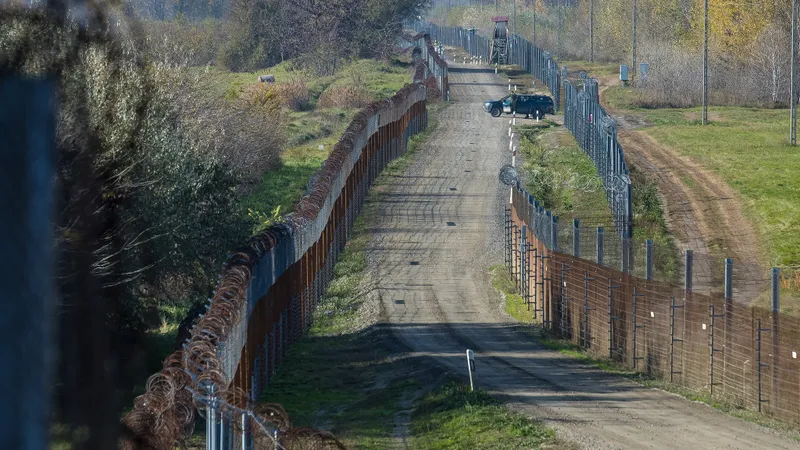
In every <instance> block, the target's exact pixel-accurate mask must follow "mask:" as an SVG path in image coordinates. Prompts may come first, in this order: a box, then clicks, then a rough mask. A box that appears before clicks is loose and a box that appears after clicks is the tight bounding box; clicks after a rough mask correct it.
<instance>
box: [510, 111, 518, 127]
mask: <svg viewBox="0 0 800 450" xmlns="http://www.w3.org/2000/svg"><path fill="white" fill-rule="evenodd" d="M511 125H514V126H517V112H516V111H514V112H513V113H511Z"/></svg>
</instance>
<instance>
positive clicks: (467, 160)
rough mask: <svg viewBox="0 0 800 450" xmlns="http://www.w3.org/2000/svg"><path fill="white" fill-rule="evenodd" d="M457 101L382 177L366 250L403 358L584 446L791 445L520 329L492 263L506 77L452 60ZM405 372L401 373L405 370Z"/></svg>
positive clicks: (497, 258) (504, 197) (496, 253)
mask: <svg viewBox="0 0 800 450" xmlns="http://www.w3.org/2000/svg"><path fill="white" fill-rule="evenodd" d="M449 75H450V81H451V96H452V98H453V99H454V100H455V103H454V104H453V105H451V106H449V107H448V108H447V109H445V110H444V111H443V112H442V114H441V115H440V117H439V122H440V125H439V127H438V128H437V129H436V131H435V132H434V133H432V135H431V136H430V137H429V138H428V140H427V142H426V143H425V144H423V146H422V148H421V149H420V152H419V154H418V155H417V157H416V161H415V162H414V163H413V164H412V165H411V166H410V167H409V168H408V169H407V170H406V173H405V174H403V175H401V176H398V177H395V178H394V179H393V181H392V182H390V183H389V184H388V185H386V186H385V191H384V192H383V194H382V200H383V201H382V203H381V204H380V206H379V213H378V218H377V220H376V222H375V224H374V225H373V227H372V229H371V233H372V238H371V242H370V244H369V245H368V246H367V261H368V265H369V267H370V276H371V277H373V282H374V283H375V286H376V290H377V293H378V295H379V298H380V302H381V308H382V311H383V313H384V317H385V320H386V321H387V322H389V325H388V326H389V327H390V329H391V330H392V333H393V334H394V336H395V337H396V338H397V339H398V340H399V341H400V342H401V343H403V344H404V345H405V346H407V347H408V348H409V349H410V354H411V355H410V356H411V357H409V358H408V359H409V361H416V363H415V364H429V363H430V364H435V365H438V366H440V367H443V368H445V369H447V370H449V371H452V372H454V373H457V374H462V376H463V375H464V374H463V372H464V367H465V357H464V350H465V349H466V348H467V347H468V348H471V349H473V350H474V351H475V354H476V360H477V361H476V366H477V367H476V374H475V375H476V383H477V385H478V386H479V387H482V388H484V389H486V390H487V391H489V392H490V393H492V394H493V395H495V396H497V397H498V398H500V399H502V400H503V401H505V402H506V403H507V404H508V405H509V407H511V408H513V409H515V410H518V411H521V412H523V413H526V414H528V415H529V416H531V417H535V418H538V419H541V420H543V421H544V422H545V423H547V424H548V425H550V426H553V427H554V428H555V429H556V430H557V432H558V435H559V436H560V437H562V438H564V439H566V440H569V441H572V442H575V443H577V444H578V445H580V446H581V447H583V448H591V449H617V448H626V449H627V448H655V449H675V448H704V449H706V448H734V449H735V448H739V449H748V450H750V449H752V448H778V449H789V448H796V445H795V443H793V442H792V441H790V440H788V439H787V438H784V437H783V436H779V435H777V434H774V433H772V432H770V431H768V430H766V429H763V428H761V427H758V426H756V425H753V424H750V423H746V422H743V421H741V420H738V419H735V418H731V417H729V416H726V415H724V414H722V413H719V412H717V411H715V410H713V409H711V408H709V407H707V406H705V405H702V404H698V403H693V402H689V401H686V400H684V399H682V398H679V397H676V396H673V395H671V394H667V393H664V392H662V391H658V390H652V389H645V388H643V387H641V386H640V385H638V384H635V383H633V382H630V381H628V380H625V379H623V378H621V377H617V376H614V375H611V374H608V373H605V372H602V371H600V370H597V369H595V368H593V367H589V366H587V365H585V364H582V363H580V362H579V361H576V360H574V359H572V358H569V357H567V356H564V355H562V354H560V353H557V352H554V351H550V350H548V349H546V348H544V347H543V346H541V345H540V344H538V343H537V342H535V341H534V340H533V339H532V338H530V337H528V336H526V335H523V334H521V333H520V332H518V331H517V326H516V324H514V323H512V322H510V321H509V319H508V318H507V317H504V315H503V314H502V313H501V305H500V302H501V296H500V295H499V294H498V293H497V292H495V291H494V290H493V288H492V287H491V280H490V275H489V273H488V267H489V266H490V265H492V264H496V263H499V262H501V261H502V244H503V242H502V230H503V228H502V209H503V207H504V205H505V202H507V201H508V190H507V188H505V187H501V186H500V185H499V182H498V181H497V173H498V170H499V168H500V167H501V166H502V165H503V164H505V163H507V162H508V161H509V160H510V154H509V152H508V150H507V149H508V137H507V134H506V132H507V122H506V121H505V120H502V119H499V120H498V119H493V118H492V117H490V116H489V115H488V114H486V113H484V112H483V111H482V101H483V100H485V99H487V98H498V97H500V96H502V95H503V94H504V93H505V92H506V89H505V88H504V86H503V85H502V81H501V80H500V79H499V77H497V76H495V75H494V73H492V71H490V70H488V69H476V68H475V66H461V65H455V66H454V67H453V68H452V69H451V70H450V73H449ZM401 376H402V375H401Z"/></svg>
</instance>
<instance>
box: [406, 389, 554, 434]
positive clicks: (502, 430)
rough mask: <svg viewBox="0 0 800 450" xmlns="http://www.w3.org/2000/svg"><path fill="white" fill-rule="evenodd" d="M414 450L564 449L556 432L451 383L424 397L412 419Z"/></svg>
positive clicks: (484, 394)
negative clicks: (557, 438) (455, 449)
mask: <svg viewBox="0 0 800 450" xmlns="http://www.w3.org/2000/svg"><path fill="white" fill-rule="evenodd" d="M411 429H412V433H413V438H412V440H411V448H426V449H445V448H471V449H477V448H486V449H490V448H491V449H521V448H524V449H539V448H552V449H555V448H563V447H562V446H560V445H559V443H558V442H557V441H556V439H555V436H554V434H553V431H552V430H551V429H549V428H548V427H546V426H545V425H543V424H541V423H539V422H535V421H531V420H530V419H529V418H527V417H526V416H525V415H523V414H519V413H514V412H511V411H509V410H508V409H507V408H506V407H505V406H503V405H502V404H500V403H499V402H498V401H497V400H495V399H494V398H492V397H491V396H490V395H488V394H487V393H485V392H483V391H481V390H478V391H475V392H469V388H468V387H466V386H464V385H463V384H461V383H458V382H455V381H449V382H447V383H445V384H444V386H442V387H441V388H440V389H437V390H436V391H435V392H432V393H430V394H429V395H427V396H425V397H424V398H423V399H422V400H421V401H420V402H419V404H418V405H417V407H416V410H415V411H414V414H413V416H412V423H411Z"/></svg>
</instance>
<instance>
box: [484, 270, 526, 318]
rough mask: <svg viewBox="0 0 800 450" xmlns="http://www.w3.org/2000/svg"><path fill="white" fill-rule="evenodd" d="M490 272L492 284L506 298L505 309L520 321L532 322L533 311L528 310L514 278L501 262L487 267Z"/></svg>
mask: <svg viewBox="0 0 800 450" xmlns="http://www.w3.org/2000/svg"><path fill="white" fill-rule="evenodd" d="M489 272H490V273H491V274H492V286H494V288H495V289H496V290H497V291H498V292H502V293H503V295H504V296H505V298H506V305H505V311H506V313H507V314H508V315H509V316H511V317H513V318H514V319H515V320H516V321H517V322H520V323H533V312H531V311H528V305H526V304H525V302H524V301H523V299H522V296H521V295H520V294H519V292H518V291H517V287H516V286H515V285H514V280H513V279H512V278H511V275H510V274H509V273H508V270H507V269H506V267H505V266H504V265H502V264H500V265H496V266H492V267H490V268H489Z"/></svg>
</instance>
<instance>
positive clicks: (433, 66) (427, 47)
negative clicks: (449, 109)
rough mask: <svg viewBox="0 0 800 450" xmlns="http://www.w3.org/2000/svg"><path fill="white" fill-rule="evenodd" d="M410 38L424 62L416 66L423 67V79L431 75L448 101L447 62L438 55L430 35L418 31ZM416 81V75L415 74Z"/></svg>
mask: <svg viewBox="0 0 800 450" xmlns="http://www.w3.org/2000/svg"><path fill="white" fill-rule="evenodd" d="M411 40H412V41H413V42H414V43H415V44H416V46H417V48H419V49H420V50H421V57H422V60H423V61H424V62H425V64H418V65H417V68H421V69H423V71H424V73H422V74H420V75H421V78H422V79H423V80H425V79H427V78H428V76H429V75H432V76H433V77H434V78H435V79H436V85H437V87H438V88H439V92H440V93H441V95H442V98H443V99H445V100H447V101H450V84H449V81H448V76H447V70H448V66H447V62H445V60H444V59H442V57H441V56H440V55H439V52H438V51H437V50H436V48H435V47H434V45H433V42H432V41H431V36H430V35H429V34H427V33H419V34H417V35H416V36H414V37H413V38H411ZM415 81H416V75H415Z"/></svg>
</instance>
